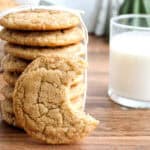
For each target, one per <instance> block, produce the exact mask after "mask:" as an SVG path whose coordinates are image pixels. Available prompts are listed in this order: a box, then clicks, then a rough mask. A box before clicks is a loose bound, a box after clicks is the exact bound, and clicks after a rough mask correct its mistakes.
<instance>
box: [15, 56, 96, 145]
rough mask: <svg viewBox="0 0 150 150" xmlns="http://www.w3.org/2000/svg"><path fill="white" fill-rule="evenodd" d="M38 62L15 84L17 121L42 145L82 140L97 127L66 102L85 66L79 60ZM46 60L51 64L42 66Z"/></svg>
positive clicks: (92, 119)
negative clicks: (73, 81) (36, 65)
mask: <svg viewBox="0 0 150 150" xmlns="http://www.w3.org/2000/svg"><path fill="white" fill-rule="evenodd" d="M38 59H39V60H40V59H42V60H43V61H44V60H45V61H44V62H43V63H40V67H38V68H37V67H35V66H34V65H35V64H34V62H33V63H31V64H30V67H31V68H32V65H33V66H34V67H33V68H34V69H33V68H32V69H31V70H30V67H28V69H27V70H25V73H23V74H22V75H21V76H20V78H19V79H18V81H17V83H16V85H15V91H14V93H13V101H14V103H13V106H14V112H15V115H16V118H17V121H18V122H19V123H21V124H22V126H23V127H24V129H25V131H26V132H27V133H28V134H29V135H31V136H32V137H34V138H36V139H39V140H41V141H43V142H46V143H50V144H65V143H66V144H68V143H72V142H76V141H78V140H80V139H82V138H83V137H85V136H87V135H88V134H89V133H90V132H91V131H92V130H93V129H94V128H95V127H96V126H97V124H98V121H97V120H96V119H94V118H93V117H91V116H89V115H86V114H85V113H83V112H82V111H78V110H77V109H76V108H75V107H73V106H72V104H71V102H70V83H71V82H72V80H74V78H76V76H78V75H81V74H82V73H83V72H84V69H85V66H86V65H85V64H84V63H83V62H82V60H80V59H77V60H70V59H65V58H60V57H54V58H53V59H52V58H50V57H49V58H44V57H41V58H38ZM50 60H51V62H53V63H51V64H49V63H46V62H50ZM59 60H60V62H59ZM35 61H36V60H35ZM41 62H42V61H41ZM62 62H63V63H62ZM79 66H80V68H78V67H79ZM29 70H30V71H29Z"/></svg>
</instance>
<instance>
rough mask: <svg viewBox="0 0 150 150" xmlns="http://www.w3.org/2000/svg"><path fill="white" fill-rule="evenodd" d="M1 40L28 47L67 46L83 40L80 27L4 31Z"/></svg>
mask: <svg viewBox="0 0 150 150" xmlns="http://www.w3.org/2000/svg"><path fill="white" fill-rule="evenodd" d="M0 38H1V39H3V40H5V41H8V42H10V43H14V44H19V45H26V46H49V47H57V46H67V45H71V44H76V43H79V42H80V41H82V40H83V38H84V37H83V32H82V30H81V29H80V28H79V27H75V28H71V29H67V30H60V31H43V32H40V31H15V30H9V29H3V30H2V31H0Z"/></svg>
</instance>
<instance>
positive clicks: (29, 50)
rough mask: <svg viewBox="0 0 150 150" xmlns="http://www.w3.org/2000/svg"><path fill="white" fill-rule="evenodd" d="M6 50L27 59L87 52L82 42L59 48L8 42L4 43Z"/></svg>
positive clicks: (72, 55)
mask: <svg viewBox="0 0 150 150" xmlns="http://www.w3.org/2000/svg"><path fill="white" fill-rule="evenodd" d="M4 51H5V52H6V53H9V54H11V55H12V56H14V57H18V58H22V59H26V60H34V59H36V58H37V57H39V56H52V55H58V56H66V57H74V56H83V55H84V53H85V52H84V50H83V45H82V44H74V45H70V46H65V47H58V48H51V47H47V48H39V47H26V46H19V45H14V44H9V43H6V44H5V45H4Z"/></svg>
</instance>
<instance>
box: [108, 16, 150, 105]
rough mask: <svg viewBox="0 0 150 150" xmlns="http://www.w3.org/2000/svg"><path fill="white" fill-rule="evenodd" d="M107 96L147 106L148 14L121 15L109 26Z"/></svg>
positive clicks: (149, 72) (149, 74)
mask: <svg viewBox="0 0 150 150" xmlns="http://www.w3.org/2000/svg"><path fill="white" fill-rule="evenodd" d="M110 30H111V31H110V32H111V33H110V59H109V60H110V61H109V62H110V67H109V89H108V95H109V96H110V98H111V99H112V100H113V101H114V102H116V103H118V104H121V105H124V106H127V107H132V108H150V15H121V16H117V17H114V18H112V19H111V25H110Z"/></svg>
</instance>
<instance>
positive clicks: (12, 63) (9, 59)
mask: <svg viewBox="0 0 150 150" xmlns="http://www.w3.org/2000/svg"><path fill="white" fill-rule="evenodd" d="M28 64H29V61H26V60H24V59H20V58H17V57H13V56H11V55H9V54H7V55H6V56H4V57H3V59H2V61H1V66H2V68H3V70H5V71H8V72H22V71H24V69H25V68H26V67H27V65H28Z"/></svg>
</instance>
